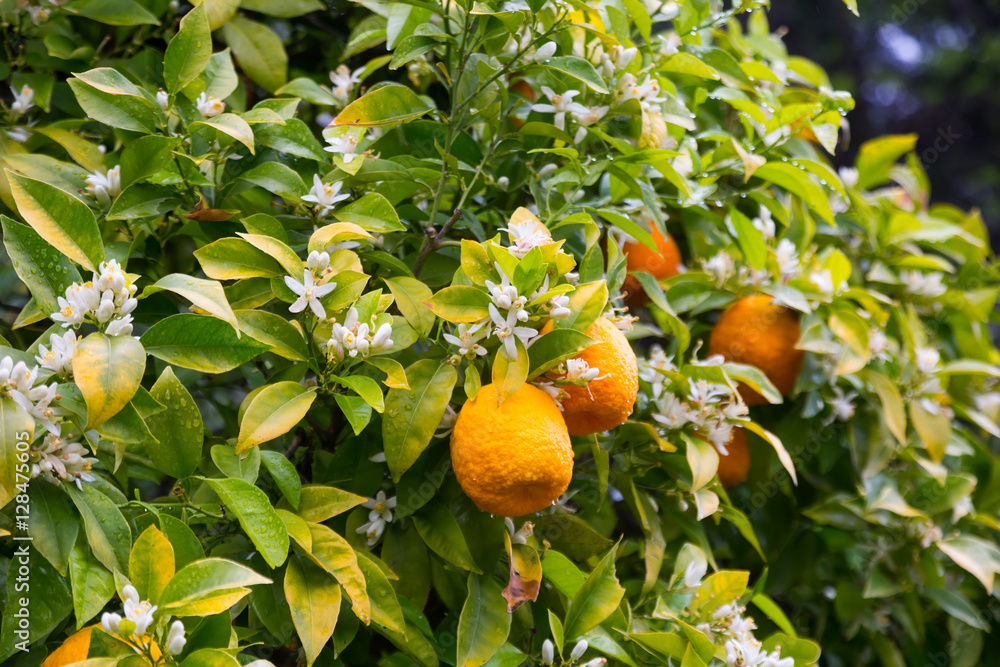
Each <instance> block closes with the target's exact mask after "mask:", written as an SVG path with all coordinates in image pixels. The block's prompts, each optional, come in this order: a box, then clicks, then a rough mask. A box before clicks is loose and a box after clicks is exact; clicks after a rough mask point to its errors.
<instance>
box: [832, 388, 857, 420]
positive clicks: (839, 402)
mask: <svg viewBox="0 0 1000 667" xmlns="http://www.w3.org/2000/svg"><path fill="white" fill-rule="evenodd" d="M833 393H834V397H833V398H831V399H829V400H827V404H828V405H829V406H830V417H831V419H839V420H840V421H843V422H846V421H849V420H850V419H851V418H852V417H854V411H855V406H854V399H856V398H857V397H858V393H857V392H856V391H849V392H847V393H846V394H845V393H844V390H843V389H841V388H840V387H834V388H833Z"/></svg>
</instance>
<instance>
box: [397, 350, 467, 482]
mask: <svg viewBox="0 0 1000 667" xmlns="http://www.w3.org/2000/svg"><path fill="white" fill-rule="evenodd" d="M406 380H407V382H408V383H409V385H410V388H409V389H408V390H407V389H390V390H389V393H388V394H387V395H386V397H385V406H386V411H385V415H384V416H383V417H382V440H383V445H384V447H385V457H386V463H387V464H388V465H389V471H390V472H391V473H392V479H393V481H394V482H399V478H400V476H402V474H403V473H404V472H406V471H407V469H409V467H410V466H412V465H413V464H414V463H415V462H416V460H417V458H418V457H419V456H420V454H421V453H422V452H423V451H424V450H425V449H426V448H427V445H429V444H430V442H431V438H432V437H433V436H434V431H436V430H437V427H438V425H439V424H440V423H441V418H442V417H444V413H445V410H446V409H447V407H448V403H449V401H451V394H452V390H453V389H454V388H455V383H456V382H457V381H458V371H456V370H455V367H454V366H448V365H445V364H442V363H440V362H439V361H437V360H434V359H421V360H420V361H417V362H415V363H414V364H413V365H411V366H410V367H409V368H407V369H406Z"/></svg>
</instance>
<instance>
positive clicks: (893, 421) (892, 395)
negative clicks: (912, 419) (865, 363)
mask: <svg viewBox="0 0 1000 667" xmlns="http://www.w3.org/2000/svg"><path fill="white" fill-rule="evenodd" d="M861 375H862V377H863V378H864V379H865V381H866V382H867V383H868V385H869V386H871V387H872V388H873V389H875V393H876V394H878V397H879V400H880V401H881V402H882V415H883V418H884V419H885V425H886V426H887V427H888V428H889V432H890V433H892V435H893V436H895V438H896V440H897V441H898V442H899V444H901V445H903V446H904V447H905V446H906V410H905V408H904V407H903V397H902V396H901V395H900V394H899V389H897V388H896V385H895V383H894V382H893V381H892V380H890V379H889V378H887V377H886V376H885V375H882V374H881V373H877V372H875V371H863V372H862V374H861Z"/></svg>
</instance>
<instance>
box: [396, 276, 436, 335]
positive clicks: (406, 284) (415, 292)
mask: <svg viewBox="0 0 1000 667" xmlns="http://www.w3.org/2000/svg"><path fill="white" fill-rule="evenodd" d="M385 284H386V286H387V287H388V288H389V291H390V292H392V296H393V298H394V299H395V300H396V307H397V308H399V312H400V314H401V315H402V316H403V317H404V318H406V322H407V324H409V325H410V326H411V327H413V330H414V331H417V332H419V333H422V334H424V335H427V334H429V333H430V331H431V328H432V327H433V326H434V322H436V321H437V320H436V318H435V316H434V312H433V311H432V310H431V309H430V308H429V307H428V306H427V303H426V302H427V300H428V299H430V298H431V289H430V288H429V287H427V285H425V284H424V283H422V282H420V281H419V280H417V279H416V278H409V277H406V276H402V277H398V278H386V279H385Z"/></svg>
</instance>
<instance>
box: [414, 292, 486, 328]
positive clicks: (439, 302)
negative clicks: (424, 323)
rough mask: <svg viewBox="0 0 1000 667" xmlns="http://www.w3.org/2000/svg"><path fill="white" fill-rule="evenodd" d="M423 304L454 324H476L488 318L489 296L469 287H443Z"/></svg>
mask: <svg viewBox="0 0 1000 667" xmlns="http://www.w3.org/2000/svg"><path fill="white" fill-rule="evenodd" d="M424 303H425V304H426V305H427V306H428V307H430V309H431V310H432V311H433V312H434V314H435V315H437V316H438V317H440V318H441V319H443V320H447V321H448V322H455V323H456V324H457V323H463V322H464V323H472V322H478V321H479V320H481V319H483V318H485V317H489V316H490V311H489V305H490V303H491V301H490V295H489V294H487V293H486V292H485V291H483V290H481V289H478V288H475V287H472V286H470V285H454V286H452V287H445V288H444V289H442V290H440V291H438V292H437V294H435V295H434V296H432V297H431V298H429V299H427V300H425V301H424Z"/></svg>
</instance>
